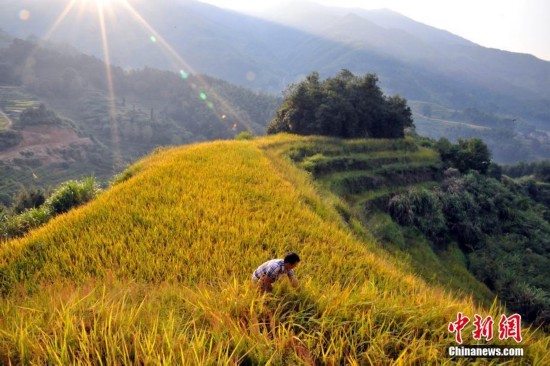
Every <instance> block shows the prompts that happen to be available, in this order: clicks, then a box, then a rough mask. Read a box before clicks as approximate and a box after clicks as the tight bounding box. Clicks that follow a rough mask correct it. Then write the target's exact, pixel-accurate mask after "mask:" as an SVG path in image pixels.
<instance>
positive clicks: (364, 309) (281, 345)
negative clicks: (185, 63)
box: [0, 136, 550, 365]
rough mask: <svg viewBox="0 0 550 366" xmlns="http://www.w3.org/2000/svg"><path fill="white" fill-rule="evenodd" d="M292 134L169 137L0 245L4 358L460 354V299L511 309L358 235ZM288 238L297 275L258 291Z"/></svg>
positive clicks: (543, 341)
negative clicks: (89, 194)
mask: <svg viewBox="0 0 550 366" xmlns="http://www.w3.org/2000/svg"><path fill="white" fill-rule="evenodd" d="M289 142H291V143H300V140H299V139H298V138H294V137H288V136H280V137H272V138H269V139H261V140H257V141H252V142H215V143H208V144H198V145H191V146H187V147H181V148H175V149H171V150H167V151H160V152H158V153H156V154H154V155H152V156H149V157H147V158H145V159H144V160H142V161H140V162H139V163H137V164H136V165H134V166H133V167H132V168H131V169H130V171H129V172H128V173H127V177H128V179H127V180H126V181H124V182H122V183H120V184H118V185H117V186H115V187H113V188H111V189H110V190H108V191H106V192H104V193H103V194H102V195H101V196H100V197H99V198H98V199H97V200H96V201H94V202H92V203H90V204H88V205H87V206H85V207H83V208H80V209H77V210H75V211H72V212H70V213H68V214H66V215H63V216H60V217H58V218H57V219H55V220H53V221H52V222H50V223H49V224H48V225H47V226H45V227H43V228H41V229H39V230H36V231H34V232H32V233H31V234H30V235H29V236H28V237H26V238H24V239H22V240H17V241H12V242H9V243H8V244H7V245H5V246H4V247H2V248H0V286H1V290H2V293H3V295H2V298H1V299H0V363H9V362H12V363H17V362H22V363H29V362H35V363H43V362H50V363H53V364H67V363H76V362H78V363H81V364H97V363H99V362H103V363H108V364H123V363H124V364H133V363H142V362H143V363H148V364H149V363H153V364H154V363H166V364H173V363H181V364H189V363H195V364H224V363H234V362H237V361H240V362H249V363H253V364H265V363H273V364H312V363H314V362H320V363H328V364H331V363H346V364H354V363H360V364H369V363H370V364H376V365H379V364H389V363H401V364H415V363H421V364H426V363H441V362H443V363H444V362H451V361H450V360H449V359H446V358H445V353H446V348H447V347H448V346H450V345H454V344H455V343H454V337H453V335H451V334H449V333H448V331H447V325H448V323H449V322H450V321H455V320H456V315H457V312H458V311H462V312H463V313H465V314H470V316H471V317H473V315H474V314H476V313H478V314H483V315H484V316H485V315H489V314H491V315H493V317H494V318H495V319H497V316H499V314H501V313H502V310H501V309H496V308H495V307H493V308H491V309H482V308H478V307H477V306H476V305H475V304H474V302H473V300H472V299H468V298H456V297H452V296H451V295H450V294H448V293H446V292H445V291H444V290H442V289H441V288H437V287H433V286H430V285H427V284H426V283H425V282H424V281H423V280H421V279H420V278H418V277H415V276H414V275H411V274H410V273H407V272H406V266H404V265H402V264H401V263H400V262H398V261H396V260H395V259H392V258H390V257H388V256H384V254H383V252H382V251H380V250H378V249H377V244H376V243H374V242H373V241H371V240H365V239H363V240H361V239H359V238H358V237H357V236H355V235H354V234H353V233H352V232H351V230H350V229H349V228H348V227H347V226H346V224H345V223H344V222H343V221H341V220H340V214H339V213H338V212H337V210H336V209H335V208H334V204H333V203H334V202H330V200H327V199H326V197H324V196H322V195H320V194H319V192H318V191H317V188H316V187H315V186H313V185H312V184H311V182H310V181H309V178H308V177H307V175H306V174H305V173H304V172H302V171H301V170H299V169H297V168H296V167H295V166H293V165H292V164H291V163H290V162H288V161H286V160H285V159H284V158H281V156H280V155H279V154H278V147H279V146H281V144H286V143H289ZM332 199H333V200H336V199H335V198H332ZM290 249H291V250H295V251H297V252H298V253H300V255H301V256H302V259H303V261H302V263H301V264H300V267H299V268H298V270H297V274H298V276H299V278H300V279H301V283H302V286H301V288H300V290H298V291H293V290H290V289H288V288H287V286H286V285H284V284H283V285H278V286H277V290H276V292H275V294H274V295H273V296H267V297H261V296H259V295H258V294H257V293H256V291H254V290H253V289H251V288H250V286H249V284H248V282H249V278H250V275H251V272H252V271H253V270H254V269H255V267H256V266H257V265H258V264H260V263H261V262H263V261H264V260H266V259H269V258H272V257H274V256H280V255H282V254H284V252H285V251H286V250H290ZM470 333H471V332H467V334H464V337H465V343H466V344H473V343H475V341H473V340H471V338H470V337H471V334H470ZM523 337H524V342H523V343H522V345H523V346H524V347H525V349H526V351H527V353H528V356H527V357H525V358H524V359H523V362H526V363H527V362H530V363H532V364H537V362H540V361H541V360H542V358H543V357H544V356H548V354H547V349H548V347H549V343H550V339H549V337H543V336H542V335H540V334H536V333H534V332H532V331H527V330H524V331H523ZM512 342H513V341H512ZM492 343H494V344H503V343H506V342H502V341H495V340H493V341H492ZM482 344H485V343H484V342H482ZM509 344H513V343H509ZM458 361H460V362H463V363H464V364H467V363H469V361H468V360H466V359H462V360H460V359H459V360H458ZM496 361H498V360H495V362H496Z"/></svg>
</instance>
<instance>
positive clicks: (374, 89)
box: [267, 70, 413, 138]
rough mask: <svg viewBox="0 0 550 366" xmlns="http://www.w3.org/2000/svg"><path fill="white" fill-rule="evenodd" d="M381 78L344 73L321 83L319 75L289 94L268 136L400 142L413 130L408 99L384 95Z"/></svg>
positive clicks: (308, 78) (304, 82) (296, 87)
mask: <svg viewBox="0 0 550 366" xmlns="http://www.w3.org/2000/svg"><path fill="white" fill-rule="evenodd" d="M377 83H378V77H377V76H376V75H374V74H367V75H366V76H364V77H358V76H355V75H353V74H352V73H351V72H350V71H349V70H342V71H341V72H340V73H339V74H338V75H337V76H335V77H334V78H328V79H326V80H324V81H323V82H321V81H319V73H317V72H313V73H311V74H310V75H308V77H307V78H306V79H305V80H304V81H302V82H300V83H298V84H297V85H292V86H290V87H289V89H287V90H286V92H285V94H286V99H285V101H284V102H283V104H282V105H281V107H280V108H279V109H278V110H277V113H276V116H275V118H274V119H273V120H272V121H271V123H270V125H269V127H268V129H267V133H268V134H274V133H279V132H289V133H295V134H299V135H323V136H335V137H343V138H364V137H373V138H399V137H404V130H405V128H407V127H412V126H413V121H412V112H411V109H410V108H409V107H408V106H407V101H406V100H404V99H402V98H401V97H399V96H398V95H395V96H392V97H385V96H384V95H383V93H382V90H381V89H380V87H379V86H378V85H377Z"/></svg>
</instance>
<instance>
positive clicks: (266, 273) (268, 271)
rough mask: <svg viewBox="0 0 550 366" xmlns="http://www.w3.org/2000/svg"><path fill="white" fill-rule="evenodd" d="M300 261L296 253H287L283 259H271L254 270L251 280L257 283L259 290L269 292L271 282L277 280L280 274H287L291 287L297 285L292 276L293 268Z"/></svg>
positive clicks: (271, 288)
mask: <svg viewBox="0 0 550 366" xmlns="http://www.w3.org/2000/svg"><path fill="white" fill-rule="evenodd" d="M298 262H300V257H298V254H296V253H288V254H287V255H286V256H285V258H284V259H271V260H269V261H267V262H265V263H264V264H262V265H261V266H259V267H258V269H256V270H255V271H254V274H253V275H252V282H253V283H255V284H257V285H258V287H259V288H260V290H262V291H268V292H271V290H273V282H275V281H277V280H278V279H279V277H281V276H282V275H285V274H286V275H287V276H288V279H289V280H290V282H291V283H292V286H293V287H297V286H298V282H297V281H296V279H295V278H294V271H293V270H294V268H296V266H297V265H298Z"/></svg>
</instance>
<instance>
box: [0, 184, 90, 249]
mask: <svg viewBox="0 0 550 366" xmlns="http://www.w3.org/2000/svg"><path fill="white" fill-rule="evenodd" d="M98 193H99V186H98V184H97V183H96V180H95V178H93V177H89V178H86V179H83V180H81V181H72V180H71V181H67V182H64V183H63V184H61V185H60V186H59V187H58V188H57V189H56V190H55V191H54V192H53V193H52V194H51V195H50V196H49V197H48V198H47V199H45V197H44V194H43V192H39V191H35V190H32V191H30V192H22V193H20V195H19V196H18V197H17V200H16V202H15V205H14V207H13V213H11V214H4V215H3V216H2V217H1V218H0V238H1V239H3V240H7V239H11V238H14V237H19V236H23V235H24V234H26V233H27V232H28V231H30V230H32V229H35V228H37V227H39V226H42V225H43V224H45V223H47V222H48V221H50V220H51V219H52V218H53V217H55V216H56V215H59V214H62V213H64V212H67V211H69V210H70V209H72V208H74V207H78V206H80V205H82V204H84V203H86V202H88V201H90V200H92V199H93V198H95V197H96V196H97V194H98Z"/></svg>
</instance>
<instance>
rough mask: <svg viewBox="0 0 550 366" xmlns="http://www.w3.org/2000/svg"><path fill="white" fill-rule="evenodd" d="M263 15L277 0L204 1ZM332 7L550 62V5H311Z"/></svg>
mask: <svg viewBox="0 0 550 366" xmlns="http://www.w3.org/2000/svg"><path fill="white" fill-rule="evenodd" d="M200 1H203V2H207V3H211V4H214V5H217V6H219V7H224V8H231V9H235V10H241V11H259V10H263V9H265V8H268V7H269V6H272V5H273V4H276V3H279V2H281V1H278V0H200ZM311 1H315V2H318V3H322V4H325V5H328V6H338V7H361V8H365V9H379V8H388V9H392V10H394V11H397V12H399V13H401V14H403V15H405V16H407V17H409V18H412V19H414V20H417V21H419V22H422V23H425V24H428V25H431V26H434V27H436V28H440V29H445V30H448V31H450V32H452V33H454V34H456V35H459V36H461V37H464V38H466V39H468V40H470V41H472V42H475V43H477V44H480V45H482V46H485V47H491V48H498V49H503V50H507V51H513V52H522V53H530V54H533V55H535V56H537V57H539V58H541V59H544V60H549V61H550V0H414V1H411V0H311Z"/></svg>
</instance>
